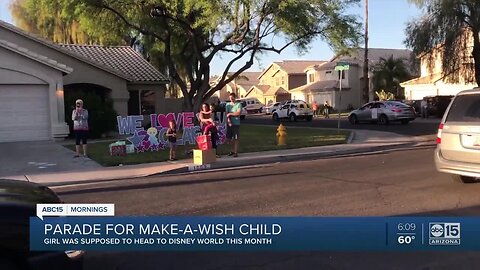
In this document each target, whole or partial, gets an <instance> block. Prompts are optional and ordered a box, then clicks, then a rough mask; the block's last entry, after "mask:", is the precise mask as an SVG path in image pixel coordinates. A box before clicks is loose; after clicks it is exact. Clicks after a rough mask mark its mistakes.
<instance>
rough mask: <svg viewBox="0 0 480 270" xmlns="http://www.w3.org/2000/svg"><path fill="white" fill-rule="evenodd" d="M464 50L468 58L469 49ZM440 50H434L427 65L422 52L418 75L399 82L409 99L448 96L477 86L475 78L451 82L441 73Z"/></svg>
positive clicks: (466, 63) (471, 62) (469, 61)
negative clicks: (432, 60) (431, 60)
mask: <svg viewBox="0 0 480 270" xmlns="http://www.w3.org/2000/svg"><path fill="white" fill-rule="evenodd" d="M472 49H473V45H472V47H471V49H470V50H468V51H467V52H465V56H466V57H465V58H464V59H469V58H468V56H469V55H471V50H472ZM441 53H442V52H441V51H440V50H436V51H435V52H434V58H433V59H434V62H433V65H432V66H430V67H429V65H428V58H429V57H428V56H429V55H427V54H423V55H421V56H419V58H420V77H418V78H415V79H412V80H409V81H406V82H403V83H401V84H400V85H401V86H402V87H404V88H405V97H406V99H409V100H421V99H423V98H424V97H426V96H450V95H456V94H457V93H458V92H460V91H462V90H467V89H472V88H474V87H476V86H477V84H476V83H475V80H474V79H473V78H472V79H471V80H468V79H467V78H464V77H462V78H460V82H458V83H451V82H449V81H448V80H447V79H446V78H445V77H444V76H443V75H442V73H443V72H442V59H441ZM472 64H473V60H471V59H469V60H467V61H466V62H465V63H464V65H472Z"/></svg>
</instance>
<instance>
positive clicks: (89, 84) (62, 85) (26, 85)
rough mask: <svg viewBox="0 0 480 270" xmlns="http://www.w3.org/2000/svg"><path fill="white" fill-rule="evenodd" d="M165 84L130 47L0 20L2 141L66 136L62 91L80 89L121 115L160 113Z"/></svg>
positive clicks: (0, 128)
mask: <svg viewBox="0 0 480 270" xmlns="http://www.w3.org/2000/svg"><path fill="white" fill-rule="evenodd" d="M166 83H168V81H167V78H166V77H165V76H164V75H162V74H161V73H160V72H159V71H157V70H156V69H155V68H154V67H153V66H152V65H150V64H149V63H148V62H147V61H146V60H145V59H144V58H143V57H142V56H141V55H140V54H138V53H137V52H136V51H134V50H133V49H131V48H130V47H123V46H120V47H105V46H87V45H85V46H84V45H59V44H54V43H52V42H50V41H47V40H45V39H42V38H39V37H37V36H35V35H33V34H31V33H27V32H25V31H23V30H21V29H19V28H17V27H15V26H13V25H11V24H8V23H6V22H3V21H0V123H1V125H0V142H10V141H29V140H48V139H53V138H63V137H65V136H66V135H68V134H69V128H68V126H67V124H66V121H65V120H66V119H65V107H66V106H65V104H64V95H65V93H66V92H67V91H75V90H76V89H79V88H83V89H84V88H88V89H93V90H95V91H97V93H99V94H103V95H105V96H107V97H109V98H111V99H112V100H113V104H114V109H115V110H116V111H117V113H118V114H120V115H127V114H139V113H143V114H148V113H149V112H163V110H164V108H165V99H164V97H165V84H166ZM72 105H73V104H72ZM86 107H87V109H88V104H86ZM69 108H70V107H69V106H67V109H69Z"/></svg>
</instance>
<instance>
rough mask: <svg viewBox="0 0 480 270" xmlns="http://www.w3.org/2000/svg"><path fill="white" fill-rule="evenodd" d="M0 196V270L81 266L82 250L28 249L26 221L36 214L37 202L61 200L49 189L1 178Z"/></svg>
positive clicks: (28, 234)
mask: <svg viewBox="0 0 480 270" xmlns="http://www.w3.org/2000/svg"><path fill="white" fill-rule="evenodd" d="M0 198H1V199H0V216H1V218H0V250H1V251H2V252H1V253H0V269H2V270H3V269H31V268H33V269H39V268H40V269H43V268H44V267H46V268H48V269H54V268H60V269H67V267H68V269H71V267H77V268H81V263H82V262H81V259H82V255H83V252H81V251H68V252H53V251H52V252H33V251H30V248H29V246H30V245H29V243H30V221H29V220H30V217H34V216H36V204H37V203H61V200H60V198H59V197H58V196H57V195H56V194H55V193H54V192H53V191H52V190H51V189H49V188H48V187H46V186H42V185H38V184H35V183H31V182H26V181H19V180H8V179H0ZM54 266H55V267H54Z"/></svg>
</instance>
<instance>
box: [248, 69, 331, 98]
mask: <svg viewBox="0 0 480 270" xmlns="http://www.w3.org/2000/svg"><path fill="white" fill-rule="evenodd" d="M323 63H325V61H316V60H284V61H281V62H273V63H272V64H270V66H268V67H267V68H266V69H265V70H264V71H263V72H262V73H261V74H260V75H259V77H258V80H259V84H258V85H255V86H252V87H250V89H249V90H248V93H247V95H246V96H247V97H256V98H258V99H259V100H260V101H262V102H265V104H268V103H270V102H277V101H283V100H288V99H290V98H291V95H290V92H289V90H290V89H294V88H296V87H299V86H302V85H305V84H306V83H307V77H306V75H305V72H304V70H305V68H306V67H308V66H311V65H318V64H323Z"/></svg>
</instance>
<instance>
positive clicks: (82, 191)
mask: <svg viewBox="0 0 480 270" xmlns="http://www.w3.org/2000/svg"><path fill="white" fill-rule="evenodd" d="M289 174H296V172H288V173H284V172H282V173H265V174H256V175H255V176H249V178H248V179H247V178H245V177H244V176H235V177H228V176H227V177H223V178H206V179H194V180H166V181H161V182H154V183H142V184H125V185H120V186H108V187H92V188H88V187H87V188H84V189H81V188H79V189H76V190H68V191H57V192H56V193H57V194H58V195H60V196H62V195H74V194H85V193H96V192H110V191H123V190H135V189H147V188H156V187H170V186H182V185H197V184H205V183H216V182H224V181H231V180H251V179H252V178H262V177H268V176H279V175H289ZM145 179H148V178H145Z"/></svg>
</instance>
